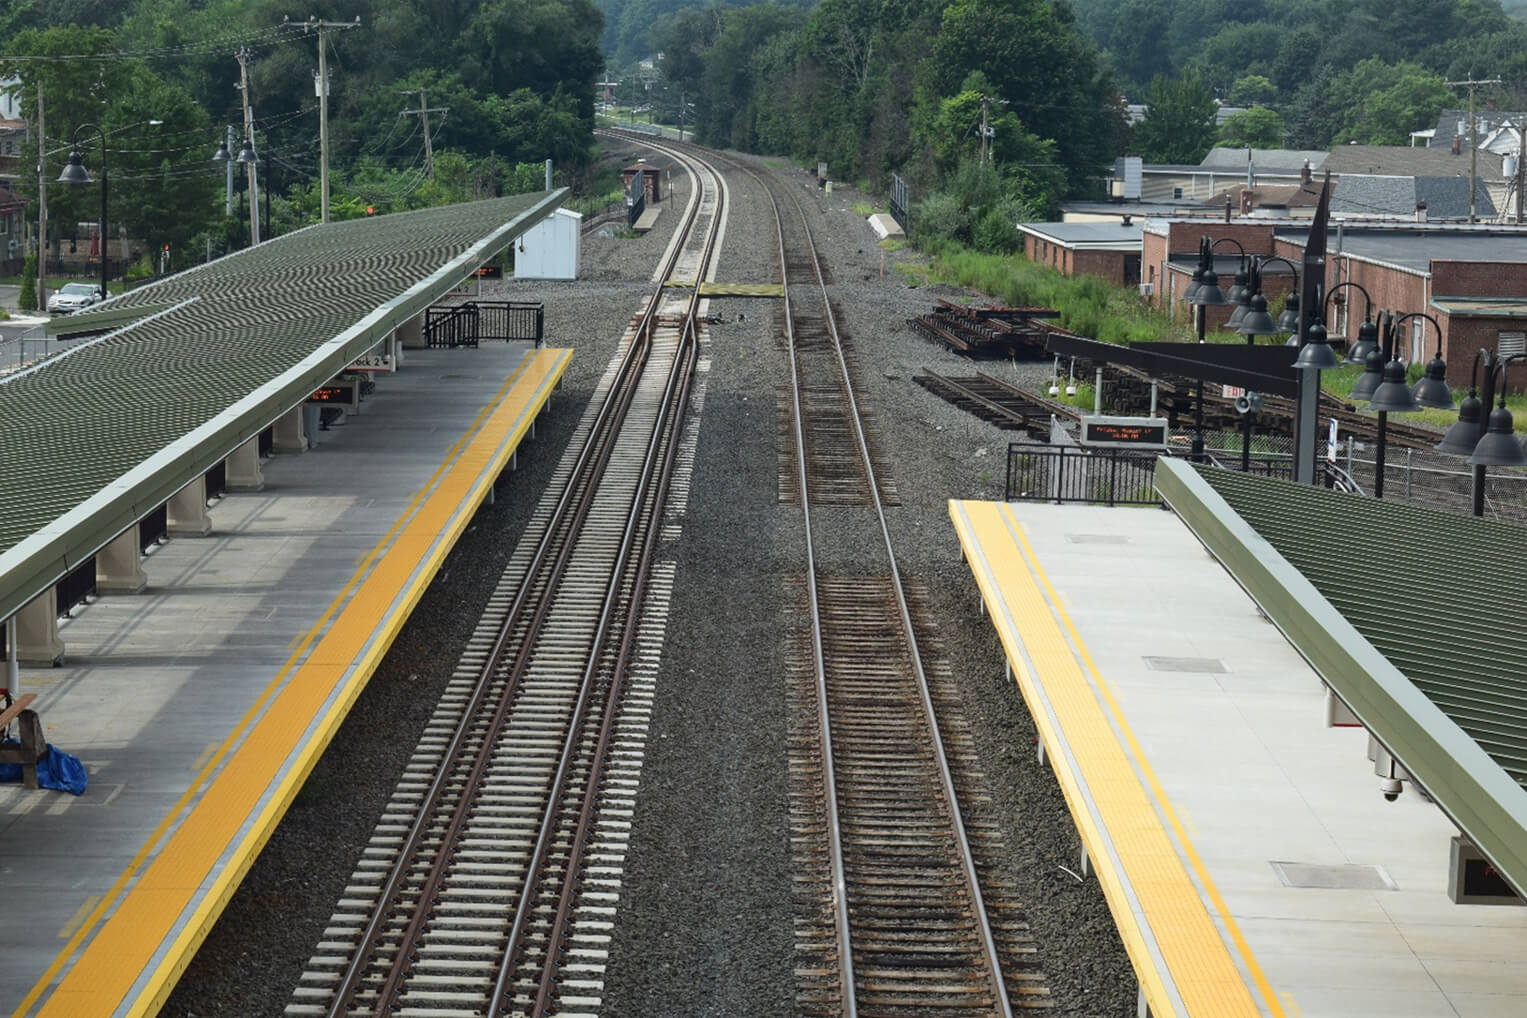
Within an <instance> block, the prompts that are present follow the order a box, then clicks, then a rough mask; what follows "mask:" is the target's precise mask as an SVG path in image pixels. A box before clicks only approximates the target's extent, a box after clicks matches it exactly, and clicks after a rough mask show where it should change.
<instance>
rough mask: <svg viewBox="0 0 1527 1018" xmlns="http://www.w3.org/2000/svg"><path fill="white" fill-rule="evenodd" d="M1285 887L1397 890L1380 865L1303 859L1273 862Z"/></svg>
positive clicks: (1272, 864) (1275, 870)
mask: <svg viewBox="0 0 1527 1018" xmlns="http://www.w3.org/2000/svg"><path fill="white" fill-rule="evenodd" d="M1269 865H1271V866H1272V868H1273V872H1274V873H1276V874H1278V879H1279V880H1281V881H1283V886H1284V887H1313V888H1318V889H1321V890H1327V891H1396V890H1399V888H1398V887H1397V886H1395V882H1394V881H1393V880H1391V879H1390V877H1389V874H1388V873H1386V872H1384V869H1383V867H1382V866H1316V865H1314V864H1313V863H1306V862H1272V863H1269Z"/></svg>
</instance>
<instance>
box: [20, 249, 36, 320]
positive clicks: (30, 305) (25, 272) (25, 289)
mask: <svg viewBox="0 0 1527 1018" xmlns="http://www.w3.org/2000/svg"><path fill="white" fill-rule="evenodd" d="M16 302H17V304H18V306H20V308H21V310H23V311H36V310H37V256H36V255H34V254H29V255H27V257H26V262H25V264H23V265H22V268H21V293H20V294H18V295H17V297H16Z"/></svg>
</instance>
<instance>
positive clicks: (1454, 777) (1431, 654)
mask: <svg viewBox="0 0 1527 1018" xmlns="http://www.w3.org/2000/svg"><path fill="white" fill-rule="evenodd" d="M1156 478H1157V480H1156V485H1157V489H1158V490H1159V491H1160V492H1161V494H1162V496H1163V497H1164V498H1165V499H1166V500H1167V502H1168V504H1169V505H1170V506H1171V507H1172V508H1173V509H1174V510H1175V511H1176V512H1177V513H1178V515H1179V516H1181V517H1182V518H1183V520H1184V521H1185V522H1186V523H1187V524H1188V525H1189V526H1190V527H1191V528H1192V529H1193V531H1194V533H1195V534H1197V536H1198V537H1199V539H1200V540H1202V541H1203V542H1204V544H1205V545H1206V546H1207V547H1208V548H1209V550H1210V551H1211V552H1212V553H1213V554H1214V555H1215V557H1216V558H1218V559H1219V560H1220V561H1221V562H1222V563H1223V564H1224V565H1225V567H1226V568H1227V569H1228V570H1229V571H1230V573H1231V574H1232V575H1233V576H1234V577H1235V578H1236V580H1237V581H1238V582H1239V583H1240V584H1241V585H1242V586H1243V587H1245V588H1246V590H1247V592H1248V593H1250V594H1251V595H1252V597H1253V598H1254V599H1255V600H1256V601H1257V603H1258V604H1259V605H1260V606H1261V608H1262V610H1263V611H1264V612H1265V613H1266V614H1267V616H1268V618H1270V619H1271V620H1272V621H1273V622H1274V624H1276V625H1277V626H1278V627H1279V628H1280V629H1281V630H1282V631H1283V633H1284V634H1285V635H1286V636H1287V637H1288V638H1289V640H1290V642H1291V643H1292V644H1293V645H1294V646H1295V647H1296V648H1297V649H1298V650H1299V652H1300V653H1301V654H1303V655H1304V656H1305V657H1306V658H1307V659H1308V660H1309V661H1310V663H1311V665H1313V666H1314V668H1315V669H1316V671H1318V672H1319V673H1320V675H1321V677H1322V678H1323V679H1324V680H1325V681H1326V682H1327V683H1328V684H1329V685H1330V686H1331V688H1332V689H1333V690H1335V691H1336V693H1337V694H1338V695H1339V696H1341V698H1342V699H1343V700H1344V701H1345V702H1346V703H1347V705H1348V706H1349V707H1351V708H1352V711H1353V713H1355V714H1356V715H1357V717H1358V719H1359V720H1361V721H1362V722H1363V724H1364V726H1365V727H1367V729H1368V730H1369V731H1370V732H1371V733H1372V734H1373V735H1374V736H1375V737H1377V738H1378V739H1379V740H1380V741H1381V742H1382V743H1383V744H1384V745H1385V747H1386V748H1387V749H1388V750H1389V751H1390V752H1391V753H1392V754H1393V755H1394V757H1395V758H1396V759H1397V760H1399V762H1400V763H1401V764H1402V765H1403V766H1404V767H1405V769H1406V770H1407V771H1409V772H1410V773H1411V774H1413V775H1414V776H1415V777H1416V779H1417V780H1418V781H1419V782H1420V783H1421V784H1422V785H1423V786H1424V787H1425V788H1426V789H1427V791H1428V792H1429V793H1430V794H1431V795H1432V797H1433V798H1434V799H1435V800H1436V801H1437V803H1438V804H1439V805H1440V806H1441V807H1442V808H1443V810H1444V811H1445V812H1447V813H1448V815H1449V816H1450V817H1452V818H1453V820H1454V821H1455V822H1456V823H1457V824H1458V826H1459V828H1460V829H1461V830H1463V832H1464V833H1465V834H1466V835H1468V836H1469V838H1470V840H1472V841H1473V842H1474V844H1475V845H1477V846H1478V847H1479V849H1480V850H1481V851H1483V852H1484V853H1485V854H1486V855H1487V856H1489V857H1490V858H1491V859H1492V860H1493V861H1494V862H1495V864H1496V865H1497V866H1498V867H1499V868H1500V870H1501V872H1502V873H1504V874H1505V875H1506V877H1507V878H1508V879H1509V880H1510V881H1511V882H1512V883H1513V884H1515V886H1517V887H1521V888H1527V633H1524V631H1523V627H1522V626H1521V625H1520V624H1519V622H1518V620H1517V618H1516V615H1517V614H1518V613H1517V612H1516V611H1514V608H1515V607H1516V606H1517V605H1519V604H1520V601H1521V593H1522V591H1523V590H1527V528H1524V527H1520V526H1516V525H1513V524H1510V523H1499V522H1495V521H1491V520H1482V519H1476V518H1474V517H1472V516H1461V515H1457V514H1454V513H1447V512H1442V511H1440V510H1435V509H1427V508H1423V507H1420V506H1414V505H1407V504H1402V503H1396V502H1386V501H1381V500H1378V499H1373V498H1367V497H1365V496H1361V495H1351V494H1345V493H1341V492H1336V491H1328V490H1325V489H1323V488H1317V487H1314V486H1310V485H1300V484H1294V483H1292V482H1289V481H1283V480H1277V479H1272V478H1266V477H1257V476H1252V475H1246V474H1242V473H1239V472H1237V471H1230V470H1222V469H1217V468H1212V467H1195V466H1193V465H1191V464H1187V463H1184V462H1180V461H1171V460H1166V459H1162V460H1158V461H1157V474H1156ZM1502 609H1505V610H1504V611H1503V610H1502Z"/></svg>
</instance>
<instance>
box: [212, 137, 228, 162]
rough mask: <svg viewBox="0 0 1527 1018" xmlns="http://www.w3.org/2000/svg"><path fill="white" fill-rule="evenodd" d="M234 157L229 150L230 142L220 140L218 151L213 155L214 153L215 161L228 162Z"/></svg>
mask: <svg viewBox="0 0 1527 1018" xmlns="http://www.w3.org/2000/svg"><path fill="white" fill-rule="evenodd" d="M232 158H233V153H232V152H229V151H228V142H227V141H220V142H218V144H217V151H216V152H215V153H213V155H212V159H213V161H214V162H219V163H226V162H227V161H228V160H230V159H232Z"/></svg>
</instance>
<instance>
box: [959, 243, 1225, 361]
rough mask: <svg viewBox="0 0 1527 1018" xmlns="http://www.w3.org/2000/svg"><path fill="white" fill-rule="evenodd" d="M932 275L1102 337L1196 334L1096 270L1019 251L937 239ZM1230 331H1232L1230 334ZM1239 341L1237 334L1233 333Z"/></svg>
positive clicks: (1120, 340)
mask: <svg viewBox="0 0 1527 1018" xmlns="http://www.w3.org/2000/svg"><path fill="white" fill-rule="evenodd" d="M932 256H933V257H932V264H931V270H930V276H931V279H932V281H934V282H940V283H949V284H952V285H954V286H960V287H964V288H966V289H971V290H978V291H980V292H981V293H984V294H987V295H989V296H990V297H991V298H992V299H993V300H995V301H996V302H997V303H999V304H1004V305H1007V306H1010V307H1033V306H1037V307H1047V308H1054V309H1055V310H1057V311H1059V312H1060V322H1059V324H1060V325H1061V327H1063V328H1066V329H1070V330H1071V331H1072V332H1075V333H1077V334H1079V335H1082V336H1086V337H1088V338H1089V339H1097V340H1100V341H1102V342H1104V343H1116V344H1126V343H1141V342H1151V341H1156V342H1171V341H1176V342H1192V341H1193V340H1195V339H1197V338H1198V337H1197V336H1196V335H1194V334H1193V332H1192V330H1191V329H1189V328H1188V327H1187V326H1186V325H1184V324H1182V323H1179V322H1173V321H1172V320H1171V319H1170V318H1168V317H1167V316H1166V315H1165V314H1163V313H1162V312H1160V311H1158V310H1156V309H1155V308H1153V307H1151V306H1150V305H1148V304H1146V303H1144V302H1143V301H1141V299H1140V295H1139V293H1138V292H1137V291H1136V290H1134V289H1133V288H1130V287H1123V286H1115V285H1113V284H1112V283H1109V282H1107V281H1105V280H1103V279H1100V278H1098V277H1096V276H1068V275H1066V274H1065V273H1063V272H1060V271H1058V270H1056V269H1052V268H1050V267H1049V266H1047V265H1039V264H1037V263H1035V262H1031V261H1029V260H1028V259H1027V258H1025V257H1023V256H1022V255H1011V256H1008V255H988V254H980V253H978V252H975V251H971V250H968V249H966V248H963V247H959V246H956V245H949V244H942V245H939V247H938V249H937V250H935V251H933V252H932ZM1231 335H1233V334H1231ZM1234 338H1235V339H1237V340H1240V341H1242V342H1244V338H1243V337H1239V336H1235V337H1234Z"/></svg>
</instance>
